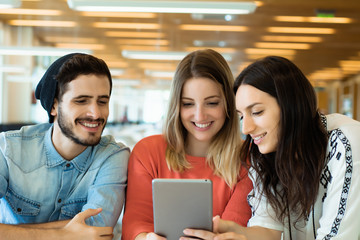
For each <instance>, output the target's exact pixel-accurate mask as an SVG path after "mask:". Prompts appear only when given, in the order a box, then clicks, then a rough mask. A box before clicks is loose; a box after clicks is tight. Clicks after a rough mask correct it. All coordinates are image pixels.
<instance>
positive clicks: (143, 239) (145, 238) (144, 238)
mask: <svg viewBox="0 0 360 240" xmlns="http://www.w3.org/2000/svg"><path fill="white" fill-rule="evenodd" d="M135 240H166V238H164V237H161V236H159V235H157V234H156V233H154V232H149V233H145V232H144V233H140V234H139V235H137V236H136V238H135Z"/></svg>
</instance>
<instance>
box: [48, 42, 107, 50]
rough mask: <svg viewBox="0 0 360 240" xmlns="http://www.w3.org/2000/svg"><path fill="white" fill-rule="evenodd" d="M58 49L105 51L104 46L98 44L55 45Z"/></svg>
mask: <svg viewBox="0 0 360 240" xmlns="http://www.w3.org/2000/svg"><path fill="white" fill-rule="evenodd" d="M55 46H56V47H57V48H77V49H91V50H104V49H105V45H104V44H96V43H55Z"/></svg>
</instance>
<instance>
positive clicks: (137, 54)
mask: <svg viewBox="0 0 360 240" xmlns="http://www.w3.org/2000/svg"><path fill="white" fill-rule="evenodd" d="M187 54H189V52H160V51H128V50H123V51H122V55H123V57H125V58H129V59H150V60H182V59H183V58H184V57H185V56H186V55H187ZM222 56H223V57H224V58H225V59H226V60H227V61H231V60H232V56H231V55H230V54H222Z"/></svg>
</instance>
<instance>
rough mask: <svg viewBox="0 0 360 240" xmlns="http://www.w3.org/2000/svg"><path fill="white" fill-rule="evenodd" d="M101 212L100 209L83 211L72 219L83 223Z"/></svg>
mask: <svg viewBox="0 0 360 240" xmlns="http://www.w3.org/2000/svg"><path fill="white" fill-rule="evenodd" d="M101 211H102V209H101V208H97V209H86V210H85V211H83V212H81V213H78V214H76V216H75V217H74V218H76V220H78V221H81V220H82V221H85V219H87V218H89V217H92V216H95V215H97V214H99V213H100V212H101Z"/></svg>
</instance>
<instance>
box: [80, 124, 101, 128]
mask: <svg viewBox="0 0 360 240" xmlns="http://www.w3.org/2000/svg"><path fill="white" fill-rule="evenodd" d="M82 124H83V125H84V126H85V127H90V128H94V127H97V126H98V124H97V123H82Z"/></svg>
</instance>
